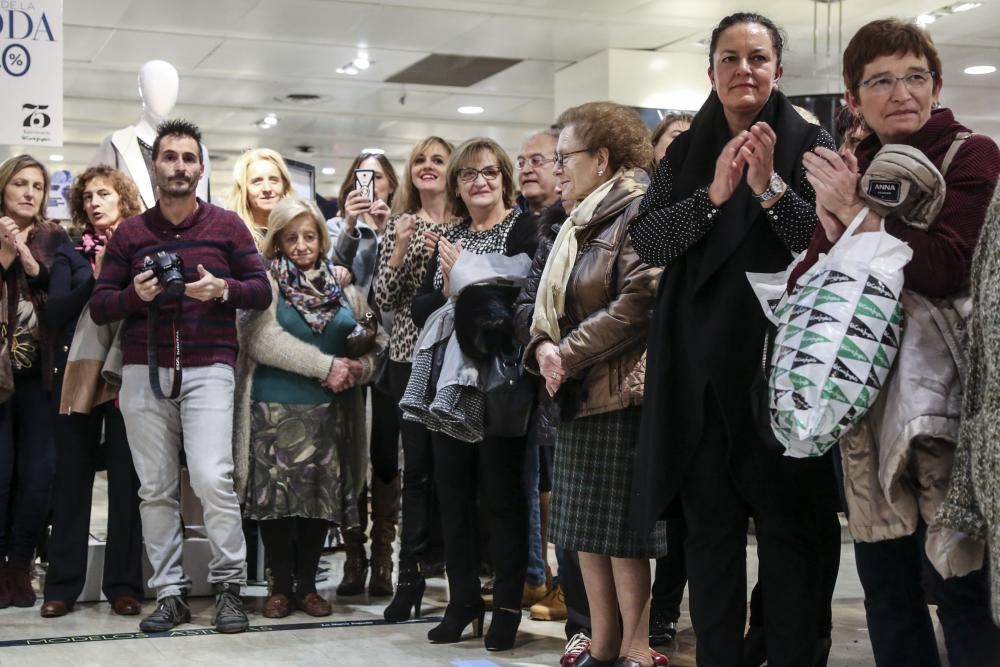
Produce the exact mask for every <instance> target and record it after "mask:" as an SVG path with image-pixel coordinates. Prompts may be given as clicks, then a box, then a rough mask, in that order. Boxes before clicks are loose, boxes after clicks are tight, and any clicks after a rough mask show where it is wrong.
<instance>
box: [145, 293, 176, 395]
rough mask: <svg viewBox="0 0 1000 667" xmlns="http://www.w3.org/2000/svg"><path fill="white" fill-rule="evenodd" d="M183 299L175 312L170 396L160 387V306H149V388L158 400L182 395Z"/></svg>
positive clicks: (147, 361)
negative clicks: (158, 351)
mask: <svg viewBox="0 0 1000 667" xmlns="http://www.w3.org/2000/svg"><path fill="white" fill-rule="evenodd" d="M182 303H183V299H178V300H177V308H176V309H175V310H174V321H173V341H174V369H173V370H174V380H173V382H172V383H171V385H170V394H169V395H164V393H163V388H162V387H161V386H160V365H159V363H158V362H157V355H156V347H157V338H158V337H157V332H158V331H159V330H160V304H159V303H157V302H156V301H153V302H152V303H150V304H149V331H147V333H146V363H147V364H148V365H149V386H150V387H152V389H153V394H155V395H156V397H157V398H160V399H164V398H169V399H171V400H173V399H175V398H177V397H178V396H180V394H181V379H182V378H183V375H184V371H183V370H182V369H181V326H180V324H181V304H182Z"/></svg>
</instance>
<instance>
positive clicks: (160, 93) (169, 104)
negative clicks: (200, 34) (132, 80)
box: [90, 60, 211, 208]
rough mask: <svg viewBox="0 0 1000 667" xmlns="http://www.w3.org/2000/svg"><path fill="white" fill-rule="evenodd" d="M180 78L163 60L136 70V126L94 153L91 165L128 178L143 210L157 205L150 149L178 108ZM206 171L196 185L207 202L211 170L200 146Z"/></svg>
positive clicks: (121, 133)
mask: <svg viewBox="0 0 1000 667" xmlns="http://www.w3.org/2000/svg"><path fill="white" fill-rule="evenodd" d="M179 89H180V78H179V77H178V76H177V70H176V69H174V66H173V65H171V64H170V63H168V62H165V61H163V60H150V61H149V62H147V63H145V64H144V65H143V66H142V67H140V68H139V98H140V99H141V100H142V115H141V116H140V117H139V120H138V121H137V122H136V124H135V125H130V126H129V127H125V128H122V129H120V130H118V131H116V132H115V133H114V134H112V135H111V136H110V137H107V138H106V139H105V140H104V141H103V142H102V143H101V147H100V148H99V149H98V150H97V154H96V155H95V156H94V159H93V160H91V162H90V164H91V165H98V164H106V165H109V166H112V167H114V168H116V169H119V170H121V171H123V172H125V173H126V174H128V175H129V176H130V177H131V178H132V180H133V181H135V184H136V187H138V188H139V196H140V198H141V199H142V205H143V208H150V207H152V206H153V205H154V204H156V189H155V186H154V182H153V177H152V175H151V171H152V146H153V141H154V140H155V139H156V128H157V126H158V125H159V124H160V123H162V122H163V121H165V120H166V119H167V116H168V115H169V114H170V112H171V111H173V109H174V106H175V105H176V104H177V93H178V91H179ZM202 161H203V162H204V163H205V171H204V174H203V175H202V177H201V181H199V183H198V196H199V197H201V199H203V200H205V201H208V177H209V174H210V172H211V167H210V166H209V161H208V151H207V150H206V149H205V147H204V145H203V146H202Z"/></svg>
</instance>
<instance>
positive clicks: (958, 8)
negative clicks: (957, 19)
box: [948, 2, 983, 14]
mask: <svg viewBox="0 0 1000 667" xmlns="http://www.w3.org/2000/svg"><path fill="white" fill-rule="evenodd" d="M982 5H983V3H981V2H963V3H962V4H960V5H952V6H951V7H949V8H948V9H950V10H951V12H952V13H953V14H957V13H958V12H967V11H969V10H970V9H975V8H976V7H981V6H982Z"/></svg>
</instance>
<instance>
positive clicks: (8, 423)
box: [0, 375, 56, 564]
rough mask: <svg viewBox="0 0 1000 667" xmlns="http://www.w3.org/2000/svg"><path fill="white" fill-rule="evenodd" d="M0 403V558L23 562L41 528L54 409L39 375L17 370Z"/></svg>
mask: <svg viewBox="0 0 1000 667" xmlns="http://www.w3.org/2000/svg"><path fill="white" fill-rule="evenodd" d="M14 384H15V389H14V395H13V396H11V397H10V398H8V399H7V400H6V401H5V402H4V403H0V560H2V559H3V558H4V557H6V558H7V559H8V560H10V561H16V562H18V563H22V564H26V563H30V562H31V561H32V560H34V558H35V546H36V545H38V544H39V542H40V541H41V538H42V533H43V532H44V530H45V521H46V518H47V517H48V513H49V501H50V497H51V494H52V482H53V478H54V476H55V458H56V455H55V438H54V436H53V430H54V426H53V424H52V420H53V414H54V410H53V409H52V404H51V400H52V399H51V394H50V392H48V391H47V390H46V389H45V385H44V384H43V383H42V379H41V377H35V376H30V375H17V376H15V379H14Z"/></svg>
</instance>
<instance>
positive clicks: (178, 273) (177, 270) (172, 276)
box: [142, 250, 184, 296]
mask: <svg viewBox="0 0 1000 667" xmlns="http://www.w3.org/2000/svg"><path fill="white" fill-rule="evenodd" d="M142 268H143V269H145V270H146V271H149V270H150V269H152V270H153V275H155V276H156V278H157V280H159V281H160V286H161V287H162V288H163V291H164V292H166V293H167V294H169V295H170V296H183V295H184V261H183V260H181V258H180V257H178V256H177V255H175V254H174V253H172V252H166V251H165V250H161V251H159V252H158V253H156V254H155V255H154V256H153V257H147V258H146V260H145V261H144V262H143V265H142Z"/></svg>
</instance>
